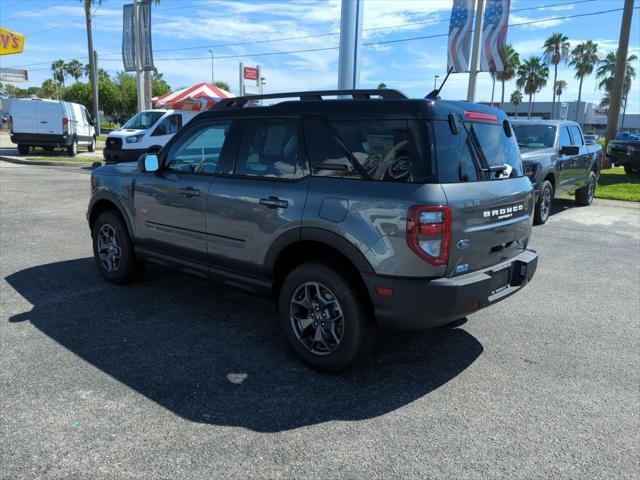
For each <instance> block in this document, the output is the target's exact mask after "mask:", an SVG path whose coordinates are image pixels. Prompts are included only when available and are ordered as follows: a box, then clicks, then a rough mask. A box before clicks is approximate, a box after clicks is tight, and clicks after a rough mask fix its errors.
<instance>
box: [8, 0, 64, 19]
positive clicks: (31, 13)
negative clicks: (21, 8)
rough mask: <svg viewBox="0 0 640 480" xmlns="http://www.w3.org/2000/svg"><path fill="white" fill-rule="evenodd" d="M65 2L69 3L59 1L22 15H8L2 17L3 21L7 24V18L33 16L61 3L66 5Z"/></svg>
mask: <svg viewBox="0 0 640 480" xmlns="http://www.w3.org/2000/svg"><path fill="white" fill-rule="evenodd" d="M65 3H67V2H58V3H54V4H53V5H49V6H48V7H44V8H40V9H38V10H31V11H30V12H27V13H23V14H22V15H14V16H13V17H6V18H3V19H2V22H3V23H5V24H6V21H7V20H15V19H16V18H23V17H33V16H34V15H36V14H38V13H40V12H42V11H43V10H48V9H50V8H54V7H59V6H60V5H64V4H65ZM67 4H68V3H67Z"/></svg>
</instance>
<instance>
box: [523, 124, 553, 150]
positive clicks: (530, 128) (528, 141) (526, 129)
mask: <svg viewBox="0 0 640 480" xmlns="http://www.w3.org/2000/svg"><path fill="white" fill-rule="evenodd" d="M513 131H514V132H516V138H517V139H518V146H519V147H520V148H530V149H534V148H551V147H553V144H554V141H555V138H556V127H555V125H513Z"/></svg>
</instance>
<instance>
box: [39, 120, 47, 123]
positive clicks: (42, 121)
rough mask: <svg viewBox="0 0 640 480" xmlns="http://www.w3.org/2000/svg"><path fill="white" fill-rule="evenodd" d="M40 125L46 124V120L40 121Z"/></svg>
mask: <svg viewBox="0 0 640 480" xmlns="http://www.w3.org/2000/svg"><path fill="white" fill-rule="evenodd" d="M40 123H48V122H47V121H46V120H41V121H40Z"/></svg>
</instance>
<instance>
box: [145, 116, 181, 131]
mask: <svg viewBox="0 0 640 480" xmlns="http://www.w3.org/2000/svg"><path fill="white" fill-rule="evenodd" d="M180 127H182V115H180V114H179V113H175V114H173V115H169V116H168V117H167V118H165V119H164V120H162V122H160V125H158V126H157V127H156V129H155V130H154V131H153V133H152V134H151V136H152V137H157V136H160V135H173V134H174V133H176V132H177V131H178V130H180Z"/></svg>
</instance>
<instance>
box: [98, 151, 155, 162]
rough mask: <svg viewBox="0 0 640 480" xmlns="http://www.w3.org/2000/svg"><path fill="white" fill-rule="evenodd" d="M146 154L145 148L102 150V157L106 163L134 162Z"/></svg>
mask: <svg viewBox="0 0 640 480" xmlns="http://www.w3.org/2000/svg"><path fill="white" fill-rule="evenodd" d="M146 152H147V149H146V148H131V149H129V148H128V149H122V150H115V149H111V148H105V149H104V150H102V155H103V156H104V160H105V162H107V163H120V162H135V161H137V160H138V158H140V155H142V154H143V153H146Z"/></svg>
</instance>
